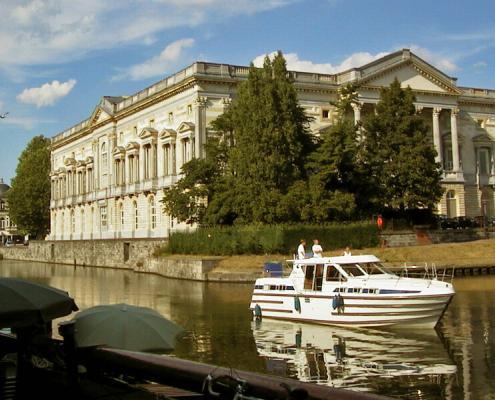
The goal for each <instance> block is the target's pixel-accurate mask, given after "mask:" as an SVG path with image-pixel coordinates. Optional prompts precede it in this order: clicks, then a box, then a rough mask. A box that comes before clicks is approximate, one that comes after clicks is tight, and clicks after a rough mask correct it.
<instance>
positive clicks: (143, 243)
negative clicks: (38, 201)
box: [0, 239, 221, 281]
mask: <svg viewBox="0 0 495 400" xmlns="http://www.w3.org/2000/svg"><path fill="white" fill-rule="evenodd" d="M164 244H165V241H164V239H132V240H125V239H117V240H73V241H69V240H61V241H49V240H48V241H31V242H30V243H29V245H28V246H12V247H0V259H2V258H3V259H5V260H21V261H38V262H45V263H56V264H69V265H78V266H92V267H106V268H122V269H130V270H134V271H136V272H144V273H153V274H158V275H161V276H165V277H169V278H178V279H190V280H201V281H206V280H220V279H221V278H215V276H214V275H212V276H210V277H208V273H209V272H210V271H211V270H212V269H213V267H214V266H215V262H216V260H215V259H213V258H212V259H210V260H208V259H206V260H202V259H171V258H160V257H154V255H153V253H154V252H155V250H156V249H157V248H158V247H160V246H163V245H164Z"/></svg>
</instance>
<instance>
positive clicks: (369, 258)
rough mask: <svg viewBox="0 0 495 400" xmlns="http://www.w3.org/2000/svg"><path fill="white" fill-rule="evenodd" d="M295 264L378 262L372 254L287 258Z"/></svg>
mask: <svg viewBox="0 0 495 400" xmlns="http://www.w3.org/2000/svg"><path fill="white" fill-rule="evenodd" d="M287 261H288V262H293V263H295V264H303V265H306V264H354V263H371V262H380V260H379V259H378V258H377V257H376V256H373V255H358V256H338V257H312V258H305V259H302V260H297V259H296V260H287Z"/></svg>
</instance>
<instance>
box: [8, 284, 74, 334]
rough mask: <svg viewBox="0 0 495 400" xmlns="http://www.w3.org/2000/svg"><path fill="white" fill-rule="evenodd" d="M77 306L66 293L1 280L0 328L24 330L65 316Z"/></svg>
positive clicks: (37, 285)
mask: <svg viewBox="0 0 495 400" xmlns="http://www.w3.org/2000/svg"><path fill="white" fill-rule="evenodd" d="M77 310H78V307H77V305H76V303H75V302H74V299H73V298H71V297H69V295H68V294H67V292H64V291H63V290H60V289H57V288H54V287H52V286H48V285H43V284H40V283H35V282H30V281H25V280H23V279H17V278H0V328H22V327H26V326H30V325H35V324H44V323H47V322H50V321H52V320H53V319H55V318H59V317H63V316H64V315H68V314H70V313H71V312H72V311H77Z"/></svg>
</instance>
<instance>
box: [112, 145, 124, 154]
mask: <svg viewBox="0 0 495 400" xmlns="http://www.w3.org/2000/svg"><path fill="white" fill-rule="evenodd" d="M123 153H125V148H124V147H123V146H116V147H114V149H113V151H112V154H113V155H117V154H123Z"/></svg>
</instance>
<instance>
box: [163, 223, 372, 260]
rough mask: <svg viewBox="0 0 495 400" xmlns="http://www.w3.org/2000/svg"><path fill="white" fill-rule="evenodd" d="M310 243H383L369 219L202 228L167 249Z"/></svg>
mask: <svg viewBox="0 0 495 400" xmlns="http://www.w3.org/2000/svg"><path fill="white" fill-rule="evenodd" d="M303 238H304V239H306V241H307V243H308V245H309V244H310V243H311V241H312V239H316V238H317V239H319V240H320V243H321V245H322V246H323V249H324V250H327V251H328V250H335V249H339V248H343V247H345V246H347V245H351V246H352V247H353V248H362V247H374V246H377V245H378V243H379V235H378V229H377V227H376V225H374V224H370V223H368V222H361V223H349V224H328V225H302V224H301V225H247V226H233V227H210V228H198V229H197V230H195V231H189V232H175V233H172V235H171V236H170V238H169V244H168V248H167V251H168V252H170V253H174V254H209V255H223V256H226V255H235V254H274V253H282V254H293V253H295V252H296V249H297V246H298V244H299V241H300V239H303Z"/></svg>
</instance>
